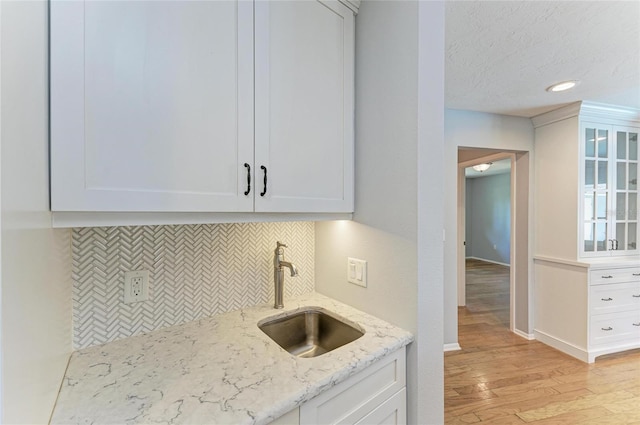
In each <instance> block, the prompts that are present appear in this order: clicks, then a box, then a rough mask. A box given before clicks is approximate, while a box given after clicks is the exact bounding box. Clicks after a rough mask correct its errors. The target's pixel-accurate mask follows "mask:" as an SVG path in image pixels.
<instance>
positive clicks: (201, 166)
mask: <svg viewBox="0 0 640 425" xmlns="http://www.w3.org/2000/svg"><path fill="white" fill-rule="evenodd" d="M254 14H255V16H254ZM254 18H255V24H254ZM353 22H354V16H353V12H352V11H351V10H349V9H348V8H346V7H345V6H344V5H342V4H341V3H338V2H319V1H315V0H311V1H302V2H298V1H285V2H279V1H278V2H273V3H271V2H266V1H264V2H263V1H257V2H256V3H255V4H254V2H253V1H244V0H240V1H195V2H191V1H121V0H109V1H56V0H54V1H52V5H51V195H52V196H51V207H52V210H53V211H87V212H253V211H256V212H351V211H353V54H354V52H353V39H354V29H353ZM254 80H255V89H254ZM254 109H255V117H254ZM261 167H262V168H261ZM265 173H266V182H267V183H266V192H265V186H264V181H265ZM261 194H264V195H262V196H261Z"/></svg>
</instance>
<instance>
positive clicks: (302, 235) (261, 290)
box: [72, 222, 314, 349]
mask: <svg viewBox="0 0 640 425" xmlns="http://www.w3.org/2000/svg"><path fill="white" fill-rule="evenodd" d="M278 240H279V241H281V242H283V243H285V244H287V245H288V248H287V249H286V250H285V258H286V259H287V260H288V261H292V262H294V263H296V265H297V266H298V270H299V275H298V276H297V277H295V278H291V277H289V276H288V275H287V277H286V281H285V295H286V296H295V295H299V294H303V293H306V292H311V291H313V289H314V280H313V278H314V227H313V223H307V222H292V223H232V224H207V225H179V226H136V227H133V226H132V227H88V228H77V229H73V239H72V250H73V253H72V255H73V260H72V272H73V281H74V282H73V332H74V346H75V348H76V349H80V348H85V347H89V346H92V345H96V344H102V343H105V342H109V341H114V340H116V339H120V338H124V337H128V336H133V335H136V334H140V333H144V332H148V331H151V330H154V329H159V328H163V327H166V326H171V325H177V324H180V323H184V322H188V321H191V320H195V319H198V318H201V317H205V316H210V315H213V314H218V313H223V312H226V311H230V310H235V309H238V308H241V307H246V306H250V305H255V304H260V303H266V302H273V250H274V249H275V246H276V241H278ZM129 270H149V272H150V285H149V287H150V299H149V300H148V301H144V302H139V303H135V304H124V302H123V300H124V272H125V271H129Z"/></svg>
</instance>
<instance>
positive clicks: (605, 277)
mask: <svg viewBox="0 0 640 425" xmlns="http://www.w3.org/2000/svg"><path fill="white" fill-rule="evenodd" d="M602 278H603V279H613V276H611V275H608V276H602Z"/></svg>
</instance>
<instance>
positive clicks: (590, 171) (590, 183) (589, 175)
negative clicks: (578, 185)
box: [584, 159, 596, 189]
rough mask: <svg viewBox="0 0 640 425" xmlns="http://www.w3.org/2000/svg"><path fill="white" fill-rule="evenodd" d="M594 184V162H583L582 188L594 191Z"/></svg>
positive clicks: (590, 160) (589, 160)
mask: <svg viewBox="0 0 640 425" xmlns="http://www.w3.org/2000/svg"><path fill="white" fill-rule="evenodd" d="M595 184H596V162H595V161H594V160H592V159H588V160H586V161H585V162H584V186H585V188H586V189H594V188H595Z"/></svg>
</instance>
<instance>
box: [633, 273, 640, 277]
mask: <svg viewBox="0 0 640 425" xmlns="http://www.w3.org/2000/svg"><path fill="white" fill-rule="evenodd" d="M631 276H640V273H631Z"/></svg>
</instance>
